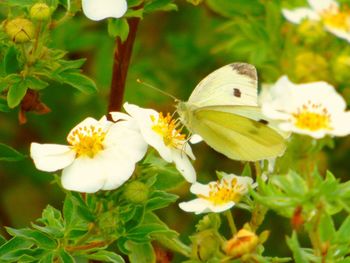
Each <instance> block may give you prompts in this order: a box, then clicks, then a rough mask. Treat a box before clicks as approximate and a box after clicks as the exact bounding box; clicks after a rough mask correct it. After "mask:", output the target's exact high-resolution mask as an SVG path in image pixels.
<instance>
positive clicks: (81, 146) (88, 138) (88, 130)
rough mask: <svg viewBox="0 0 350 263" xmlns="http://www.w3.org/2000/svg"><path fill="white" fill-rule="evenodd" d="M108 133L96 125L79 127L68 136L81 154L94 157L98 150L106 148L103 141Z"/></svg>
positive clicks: (69, 140) (78, 153)
mask: <svg viewBox="0 0 350 263" xmlns="http://www.w3.org/2000/svg"><path fill="white" fill-rule="evenodd" d="M105 137H106V133H105V132H104V131H103V130H102V129H101V128H96V127H95V126H92V125H90V126H88V127H87V126H84V127H79V128H77V129H76V130H74V131H73V132H72V134H71V135H70V136H69V137H68V143H69V144H70V145H72V147H73V149H74V150H75V152H76V153H77V157H79V156H83V155H85V156H88V157H90V158H93V157H94V156H95V155H96V154H97V153H98V152H100V151H102V150H103V149H104V147H103V141H104V139H105Z"/></svg>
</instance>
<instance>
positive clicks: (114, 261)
mask: <svg viewBox="0 0 350 263" xmlns="http://www.w3.org/2000/svg"><path fill="white" fill-rule="evenodd" d="M84 257H86V258H88V259H93V260H99V261H103V262H111V263H124V262H125V261H124V259H123V258H122V257H121V256H119V255H118V254H116V253H114V252H112V251H107V250H100V251H98V252H96V253H94V254H88V255H84Z"/></svg>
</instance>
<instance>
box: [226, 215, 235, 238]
mask: <svg viewBox="0 0 350 263" xmlns="http://www.w3.org/2000/svg"><path fill="white" fill-rule="evenodd" d="M224 214H225V216H226V218H227V221H228V225H229V226H230V229H231V233H232V236H234V235H235V234H236V233H237V228H236V225H235V221H234V220H233V216H232V214H231V211H230V210H227V211H225V213H224Z"/></svg>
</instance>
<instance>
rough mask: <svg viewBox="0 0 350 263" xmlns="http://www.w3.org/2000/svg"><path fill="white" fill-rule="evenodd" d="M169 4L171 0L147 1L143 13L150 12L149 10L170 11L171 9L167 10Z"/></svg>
mask: <svg viewBox="0 0 350 263" xmlns="http://www.w3.org/2000/svg"><path fill="white" fill-rule="evenodd" d="M169 5H173V4H172V0H152V1H148V2H147V3H146V5H145V13H151V12H155V11H158V10H164V11H171V10H169ZM173 10H174V9H173Z"/></svg>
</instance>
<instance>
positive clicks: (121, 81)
mask: <svg viewBox="0 0 350 263" xmlns="http://www.w3.org/2000/svg"><path fill="white" fill-rule="evenodd" d="M139 22H140V18H136V17H133V18H129V19H128V24H129V35H128V37H127V39H126V40H125V42H122V41H121V39H120V38H119V37H118V38H117V39H116V48H115V51H114V63H113V73H112V74H113V75H112V83H111V91H110V96H109V105H108V112H111V111H120V109H121V108H122V103H123V98H124V91H125V81H126V76H127V74H128V68H129V64H130V58H131V53H132V48H133V45H134V42H135V37H136V32H137V28H138V25H139Z"/></svg>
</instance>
